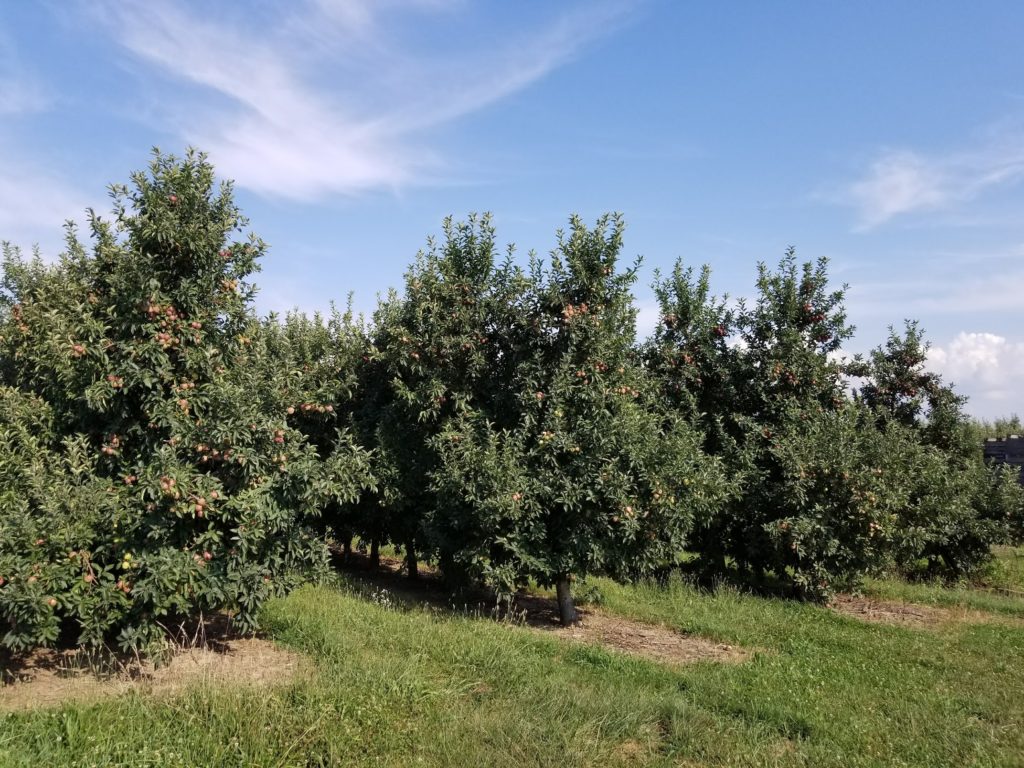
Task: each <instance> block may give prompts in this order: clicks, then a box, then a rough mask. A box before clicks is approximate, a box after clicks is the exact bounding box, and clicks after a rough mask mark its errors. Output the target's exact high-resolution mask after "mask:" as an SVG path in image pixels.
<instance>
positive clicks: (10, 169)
mask: <svg viewBox="0 0 1024 768" xmlns="http://www.w3.org/2000/svg"><path fill="white" fill-rule="evenodd" d="M0 168H3V172H2V173H0V240H5V241H8V242H11V243H13V244H16V245H20V246H22V247H30V246H33V245H39V246H40V248H41V249H42V250H43V253H44V254H45V255H47V256H53V255H55V254H56V253H57V252H58V251H59V250H60V247H61V242H62V236H61V230H60V223H61V222H64V221H67V220H68V219H74V220H78V221H81V220H82V217H83V212H84V210H85V208H86V207H87V206H88V205H89V202H88V201H87V200H86V198H85V197H83V196H82V195H80V194H79V193H78V192H77V191H76V188H75V186H74V185H73V184H72V183H71V182H70V181H68V180H67V179H65V178H63V177H61V176H57V175H55V174H52V173H49V172H47V171H46V170H45V169H44V168H41V167H39V166H38V165H36V164H33V163H29V162H27V161H25V160H23V159H21V158H20V157H19V153H18V152H16V151H14V150H13V149H11V147H9V146H6V145H5V144H4V143H2V142H0ZM92 202H93V204H95V203H96V201H92ZM40 232H45V233H47V234H46V238H47V239H45V240H40V238H39V233H40Z"/></svg>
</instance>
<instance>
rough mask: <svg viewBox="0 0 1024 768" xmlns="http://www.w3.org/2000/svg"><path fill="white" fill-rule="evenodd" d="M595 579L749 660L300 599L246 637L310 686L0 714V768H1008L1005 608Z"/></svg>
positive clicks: (617, 605)
mask: <svg viewBox="0 0 1024 768" xmlns="http://www.w3.org/2000/svg"><path fill="white" fill-rule="evenodd" d="M596 584H597V586H598V587H599V588H600V591H601V593H602V594H603V597H604V605H603V610H605V611H607V612H610V613H616V614H621V615H623V616H628V617H632V618H635V619H640V620H645V621H653V622H663V623H665V624H667V625H669V626H673V627H676V628H678V629H681V630H685V631H689V632H696V633H700V634H703V635H706V636H708V637H711V638H715V639H718V640H721V641H723V642H728V643H733V644H738V645H742V646H745V647H747V648H750V649H756V652H755V653H754V655H753V656H752V658H751V659H750V660H748V661H746V662H744V663H742V664H715V663H702V664H697V665H692V666H687V667H681V668H668V667H665V666H662V665H659V664H655V663H652V662H647V661H645V660H641V659H637V658H633V657H626V656H623V655H620V654H617V653H614V652H610V651H607V650H604V649H602V648H597V647H591V646H575V645H569V644H566V643H563V642H562V641H560V640H558V639H556V638H553V637H549V636H544V635H540V634H537V633H535V632H532V631H530V630H527V629H524V628H520V627H510V626H507V625H500V624H496V623H494V622H491V621H488V620H486V619H475V618H471V617H465V616H449V615H443V614H440V613H438V612H436V611H434V612H431V611H428V610H425V609H418V608H417V609H412V610H403V609H396V608H395V607H392V606H390V605H387V604H384V605H382V604H381V602H382V601H381V600H379V599H378V600H372V599H367V598H365V597H360V596H359V595H358V594H357V591H355V590H348V589H345V588H333V587H323V586H321V587H306V588H304V589H301V590H299V591H298V592H296V593H294V594H293V595H291V596H290V597H288V598H287V599H284V600H279V601H276V602H274V603H272V604H271V605H270V606H269V607H268V609H267V610H266V612H265V621H266V625H267V626H268V628H269V630H270V632H271V633H272V635H273V636H274V637H275V638H276V639H277V640H278V641H279V642H281V643H283V644H286V645H288V646H291V647H293V648H296V649H299V650H301V651H304V652H306V653H307V654H309V656H310V658H311V659H312V660H313V663H314V673H313V674H312V675H311V676H309V678H308V679H303V680H302V681H300V682H296V683H294V684H291V685H289V686H286V687H282V688H278V689H274V690H271V691H261V692H259V693H256V694H254V693H253V692H252V691H247V690H246V689H211V688H197V689H195V690H192V691H190V692H189V693H187V694H186V695H183V696H179V697H177V698H175V699H172V700H156V699H152V698H147V697H145V696H142V695H138V694H133V695H130V696H127V697H124V698H122V699H117V700H106V701H103V702H101V703H97V704H95V705H92V706H83V705H68V706H66V707H65V708H63V709H60V710H53V711H36V712H31V713H25V714H16V715H6V716H0V766H3V768H7V767H8V766H11V767H12V768H15V767H18V766H42V765H45V766H51V765H52V766H94V765H95V766H112V765H131V766H165V765H166V766H177V765H181V766H196V765H202V766H252V765H257V766H319V765H395V766H398V765H403V766H404V765H437V766H516V768H525V767H526V766H548V765H550V766H577V765H594V766H614V765H665V766H668V765H723V766H745V765H750V766H775V765H778V766H790V765H797V766H872V765H878V766H881V765H886V766H888V765H914V766H964V765H978V766H1020V765H1024V625H1022V624H1021V623H1020V622H1019V621H1017V619H1016V618H1014V617H1013V616H1012V615H1006V614H1013V613H1014V611H1012V610H1004V611H1002V614H1004V615H1003V616H1002V617H1001V618H1000V619H999V620H995V621H987V622H984V623H963V622H961V623H952V624H949V625H948V626H947V625H943V626H941V627H933V628H927V629H909V628H902V627H891V626H883V625H869V624H864V623H861V622H858V621H856V620H854V619H850V618H845V617H843V616H839V615H837V614H834V613H832V612H831V611H828V610H826V609H822V608H818V607H815V606H812V605H804V604H798V603H792V602H785V601H781V600H767V599H763V598H758V597H753V596H746V595H741V594H738V593H736V592H734V591H730V590H721V591H719V592H717V593H716V594H713V595H708V594H703V593H699V592H697V591H695V590H693V589H692V588H690V587H688V586H686V585H684V584H682V583H673V584H671V585H670V586H669V587H667V588H659V587H654V586H636V587H623V586H617V585H614V584H611V583H610V582H606V581H602V580H598V581H597V582H596ZM875 587H876V588H880V587H878V585H875ZM887 588H889V589H891V590H892V591H893V593H895V592H898V591H899V589H903V587H899V588H897V587H895V586H891V585H890V586H889V587H887ZM916 588H917V587H914V589H916ZM922 589H924V588H922ZM940 589H941V588H939V587H928V588H927V590H929V591H928V592H927V594H929V595H932V594H938V592H936V590H940ZM950 592H951V593H952V594H954V595H957V594H959V593H958V591H956V590H950ZM906 594H908V595H909V594H911V593H910V592H908V593H906ZM920 594H922V595H923V594H925V593H924V592H922V593H920ZM979 594H984V595H985V599H986V600H987V599H989V598H990V597H994V596H991V595H988V593H979ZM949 599H950V600H954V601H955V600H960V599H962V598H961V597H956V596H954V597H950V598H949ZM1007 599H1008V598H1007ZM383 602H385V603H386V602H387V601H383Z"/></svg>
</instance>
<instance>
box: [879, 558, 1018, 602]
mask: <svg viewBox="0 0 1024 768" xmlns="http://www.w3.org/2000/svg"><path fill="white" fill-rule="evenodd" d="M976 582H977V583H973V584H972V583H967V582H965V583H963V584H958V585H952V586H950V585H942V584H930V583H908V582H905V581H898V580H894V579H889V580H883V579H875V580H869V581H868V583H867V585H866V589H865V592H866V593H867V594H869V595H872V596H875V597H881V598H885V599H889V600H903V601H906V602H913V603H923V604H926V605H940V606H948V607H958V608H968V609H973V610H978V611H987V612H989V613H1001V614H1006V615H1009V616H1017V617H1024V547H997V548H996V557H995V559H994V560H993V561H992V563H990V564H989V566H988V567H987V568H986V569H985V571H984V572H983V573H982V574H981V575H980V576H979V577H978V578H977V579H976Z"/></svg>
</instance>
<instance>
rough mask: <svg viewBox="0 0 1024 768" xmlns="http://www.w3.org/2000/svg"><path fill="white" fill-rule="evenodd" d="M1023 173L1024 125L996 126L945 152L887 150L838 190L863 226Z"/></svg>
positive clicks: (957, 199) (962, 197)
mask: <svg viewBox="0 0 1024 768" xmlns="http://www.w3.org/2000/svg"><path fill="white" fill-rule="evenodd" d="M1022 179H1024V130H1021V129H1020V128H1019V127H1004V126H1000V127H999V128H997V129H994V130H992V131H989V132H988V133H987V134H986V135H985V136H984V138H982V139H981V140H980V141H979V142H978V145H977V146H976V147H973V148H969V149H964V150H958V151H954V152H949V153H946V154H925V153H921V152H915V151H912V150H906V149H900V150H887V151H885V152H883V153H882V154H881V155H880V156H878V157H877V158H876V159H875V160H874V161H873V162H872V163H871V164H870V166H869V168H868V169H867V172H866V173H865V174H864V176H863V177H862V178H860V179H858V180H857V181H855V182H853V183H852V184H850V185H849V186H848V187H847V189H846V190H845V191H844V193H843V194H842V195H841V199H842V200H843V202H845V203H848V204H850V205H852V206H854V207H855V208H856V209H857V210H858V213H859V223H858V229H860V230H867V229H872V228H874V227H877V226H879V225H881V224H884V223H886V222H888V221H890V220H891V219H893V218H895V217H897V216H901V215H904V214H912V213H924V212H928V211H937V210H942V211H943V212H948V211H950V210H953V209H955V208H956V207H957V206H958V205H960V204H963V203H966V202H969V201H971V200H974V199H975V198H977V197H979V196H981V195H982V194H984V193H985V192H987V191H989V190H991V189H992V188H994V187H997V186H1001V185H1009V184H1013V183H1016V182H1018V181H1020V180H1022Z"/></svg>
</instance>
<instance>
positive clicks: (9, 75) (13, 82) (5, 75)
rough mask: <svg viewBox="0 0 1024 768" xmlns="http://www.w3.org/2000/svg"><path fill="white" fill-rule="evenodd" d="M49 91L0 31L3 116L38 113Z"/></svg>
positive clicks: (0, 110)
mask: <svg viewBox="0 0 1024 768" xmlns="http://www.w3.org/2000/svg"><path fill="white" fill-rule="evenodd" d="M50 103H51V98H50V94H49V93H48V92H47V90H46V89H45V88H44V87H43V85H42V84H41V83H40V82H39V80H38V79H37V78H36V77H35V76H34V75H33V74H32V72H30V71H29V70H28V69H27V68H26V67H25V66H24V64H23V63H22V61H21V60H20V58H19V57H18V55H17V52H16V50H15V47H14V45H13V43H12V42H11V40H10V39H9V38H8V37H6V36H5V35H4V34H3V33H2V31H0V115H5V116H12V115H23V114H28V113H32V112H39V111H42V110H44V109H46V108H47V107H48V106H50Z"/></svg>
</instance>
